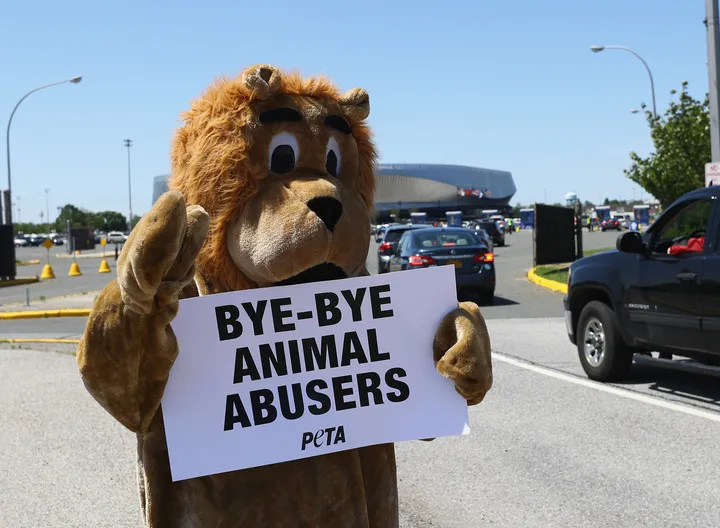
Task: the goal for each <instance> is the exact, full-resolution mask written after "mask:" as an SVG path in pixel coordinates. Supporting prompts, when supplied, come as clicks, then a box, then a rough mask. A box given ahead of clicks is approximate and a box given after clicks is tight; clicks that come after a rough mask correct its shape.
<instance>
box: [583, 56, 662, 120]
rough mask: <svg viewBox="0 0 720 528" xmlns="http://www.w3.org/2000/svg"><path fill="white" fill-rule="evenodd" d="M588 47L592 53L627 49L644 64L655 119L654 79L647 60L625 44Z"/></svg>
mask: <svg viewBox="0 0 720 528" xmlns="http://www.w3.org/2000/svg"><path fill="white" fill-rule="evenodd" d="M590 49H591V50H592V52H593V53H600V52H601V51H604V50H606V49H617V50H622V51H627V52H628V53H632V54H633V55H635V56H636V57H637V58H638V59H640V62H642V63H643V65H644V66H645V69H646V70H647V72H648V76H649V77H650V91H651V92H652V105H653V116H654V117H655V119H657V107H656V106H655V81H653V76H652V72H651V71H650V67H649V66H648V65H647V62H645V59H643V58H642V57H641V56H640V55H638V54H637V53H636V52H634V51H633V50H631V49H630V48H626V47H625V46H592V47H591V48H590Z"/></svg>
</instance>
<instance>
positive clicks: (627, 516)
mask: <svg viewBox="0 0 720 528" xmlns="http://www.w3.org/2000/svg"><path fill="white" fill-rule="evenodd" d="M616 237H617V234H615V233H591V234H588V235H586V236H585V244H586V247H588V248H604V247H611V246H613V245H614V241H615V239H616ZM508 243H509V246H508V247H506V248H498V249H497V260H496V265H497V269H498V271H497V273H498V289H497V301H496V303H494V304H493V305H492V306H486V307H483V308H482V311H483V313H484V315H485V317H486V318H487V319H488V326H489V329H490V333H491V339H492V345H493V350H494V374H495V384H494V387H493V389H492V390H491V391H490V393H489V394H488V397H487V399H486V400H485V402H483V403H482V404H480V405H479V406H477V407H474V408H472V410H471V428H472V432H471V434H470V435H469V436H466V437H458V438H446V439H438V440H436V441H434V442H430V443H425V442H407V443H402V444H398V446H397V453H398V465H399V479H400V482H399V486H400V496H401V515H402V523H401V526H402V527H403V528H404V527H409V528H428V527H439V528H455V527H458V528H459V527H463V528H467V527H469V526H472V527H480V526H497V527H508V528H515V527H521V526H522V527H543V528H546V527H578V526H583V527H598V528H600V527H602V528H606V527H608V526H623V527H624V526H632V527H646V526H647V527H659V526H662V527H676V526H677V527H683V528H686V527H689V526H693V527H695V526H697V527H706V526H707V527H711V526H720V505H718V502H717V500H716V498H715V496H716V494H717V489H718V486H720V455H719V454H718V451H717V449H716V445H717V438H718V436H719V435H720V412H718V408H719V406H720V384H719V383H718V380H717V379H716V378H710V377H707V376H701V375H697V374H689V373H684V372H675V371H668V370H658V369H653V368H648V367H638V368H635V369H634V373H633V377H632V379H631V380H630V381H628V382H626V383H624V384H622V385H618V384H614V385H603V384H597V383H593V382H589V381H588V380H586V378H585V377H584V375H583V374H582V371H581V369H580V366H579V364H578V361H577V355H576V351H575V349H574V347H573V346H572V345H571V344H570V343H569V342H568V340H567V338H566V336H565V329H564V323H563V320H562V305H561V295H560V294H557V293H553V292H549V291H547V290H543V289H541V288H539V287H537V286H535V285H533V284H530V283H528V282H527V280H526V279H525V276H524V275H525V272H526V271H527V269H528V268H529V267H530V266H531V264H532V238H531V234H530V233H529V232H524V233H520V234H515V235H512V236H511V237H508ZM375 247H376V246H374V245H372V244H371V251H370V255H369V259H368V263H369V265H370V267H371V269H374V265H375V264H374V259H375V256H374V253H373V249H374V248H375ZM3 323H4V322H3V321H0V335H3V334H5V333H6V332H14V333H17V334H27V333H32V332H37V331H39V330H40V329H39V328H38V326H41V327H42V331H43V332H46V333H48V334H51V333H56V334H57V333H62V332H65V334H67V335H71V334H72V333H73V332H74V333H76V334H77V333H80V332H81V331H82V326H83V324H84V321H83V320H82V319H75V320H45V321H35V322H33V321H22V322H21V321H18V322H13V323H12V325H13V326H10V325H5V326H3ZM23 325H27V326H23ZM53 325H55V326H53ZM68 325H69V326H68ZM0 413H2V422H3V423H4V424H6V425H5V426H4V427H3V428H0V445H2V446H4V449H3V450H1V451H0V467H1V468H3V472H4V473H3V479H0V526H13V527H26V526H27V527H30V526H32V527H35V526H93V527H105V526H107V527H110V526H112V527H124V526H138V524H139V523H138V505H137V504H138V502H137V497H136V491H135V477H134V472H133V450H134V438H133V436H132V435H131V434H130V433H129V432H127V431H125V430H124V429H123V428H122V427H121V426H119V425H117V424H116V423H114V422H113V421H112V420H111V419H110V418H109V417H108V416H106V415H105V414H104V413H103V412H102V411H101V410H100V408H99V406H98V405H97V404H96V403H95V402H94V401H93V400H92V399H91V398H90V397H89V396H88V394H87V393H86V391H85V389H84V387H83V386H82V383H81V382H80V380H79V377H78V375H77V370H76V367H75V362H74V358H73V357H72V356H70V355H68V354H56V353H50V352H35V351H28V350H18V349H14V350H13V349H9V348H6V349H2V350H0Z"/></svg>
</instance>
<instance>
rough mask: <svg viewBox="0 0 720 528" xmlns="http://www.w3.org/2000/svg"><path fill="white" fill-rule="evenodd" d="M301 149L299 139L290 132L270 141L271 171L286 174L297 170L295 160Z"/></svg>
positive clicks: (282, 133)
mask: <svg viewBox="0 0 720 528" xmlns="http://www.w3.org/2000/svg"><path fill="white" fill-rule="evenodd" d="M299 153H300V149H299V148H298V142H297V139H295V136H293V135H292V134H290V133H289V132H281V133H280V134H278V135H276V136H274V137H273V138H272V140H271V141H270V156H269V157H270V170H271V171H273V172H275V173H277V174H285V173H287V172H291V171H292V170H293V169H295V160H296V159H297V156H298V154H299Z"/></svg>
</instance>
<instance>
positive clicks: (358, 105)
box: [338, 88, 370, 121]
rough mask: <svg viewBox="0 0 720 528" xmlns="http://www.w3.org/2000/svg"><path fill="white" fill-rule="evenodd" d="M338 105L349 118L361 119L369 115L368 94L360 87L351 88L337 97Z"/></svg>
mask: <svg viewBox="0 0 720 528" xmlns="http://www.w3.org/2000/svg"><path fill="white" fill-rule="evenodd" d="M338 103H340V107H341V108H342V109H343V112H345V115H347V116H348V117H349V118H350V119H352V120H354V121H362V120H363V119H367V117H368V116H369V115H370V96H369V95H368V93H367V92H366V91H365V90H363V89H362V88H353V89H352V90H350V91H349V92H347V93H346V94H345V95H343V96H342V97H340V99H338Z"/></svg>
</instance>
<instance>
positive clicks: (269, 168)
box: [169, 65, 376, 294]
mask: <svg viewBox="0 0 720 528" xmlns="http://www.w3.org/2000/svg"><path fill="white" fill-rule="evenodd" d="M369 113H370V103H369V97H368V94H367V92H366V91H365V90H362V89H360V88H355V89H353V90H351V91H349V92H347V93H345V94H341V93H340V92H339V91H338V90H337V88H335V86H334V85H333V84H332V83H331V82H330V81H329V80H327V79H325V78H322V77H316V78H302V77H301V76H300V75H298V74H296V73H289V74H288V73H281V72H280V71H279V70H278V69H277V68H275V67H273V66H268V65H256V66H252V67H250V68H248V69H246V70H245V71H244V72H242V74H241V75H239V76H238V77H237V78H235V79H232V80H228V79H220V80H218V81H216V82H215V83H214V84H213V85H212V86H211V87H210V88H208V89H207V90H206V91H205V92H204V93H203V94H202V96H201V97H200V98H198V99H197V100H196V101H194V102H193V103H192V105H191V108H190V110H189V111H188V112H186V113H184V114H183V120H184V123H183V125H182V126H181V127H180V129H179V130H178V131H177V133H176V135H175V137H174V139H173V144H172V153H171V163H172V176H171V178H170V181H169V188H170V189H171V190H177V191H179V192H180V193H181V194H182V195H183V197H184V198H185V202H186V203H187V204H188V205H199V206H201V207H202V208H204V209H205V211H207V213H208V215H209V217H210V228H209V233H208V236H207V238H206V240H205V245H204V246H203V248H202V250H201V252H200V254H199V255H198V259H197V276H198V278H197V279H196V280H198V281H200V283H198V289H199V290H201V292H202V291H204V292H205V293H208V294H209V293H216V292H221V291H230V290H239V289H247V288H255V287H264V286H272V285H284V284H295V283H301V282H311V281H317V280H328V279H339V278H345V277H352V276H357V275H359V274H361V273H365V269H364V268H365V259H366V257H367V252H368V241H369V237H370V211H371V208H372V204H373V198H374V191H375V183H374V182H375V179H374V178H375V176H374V170H375V162H376V151H375V146H374V144H373V141H372V138H371V132H370V129H369V127H368V126H367V124H366V123H365V120H366V119H367V117H368V115H369Z"/></svg>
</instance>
